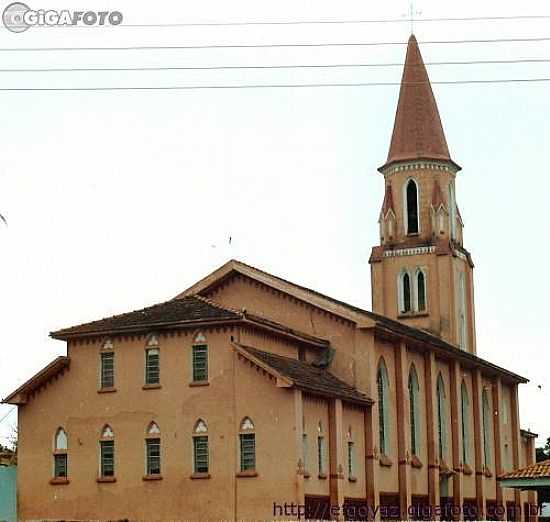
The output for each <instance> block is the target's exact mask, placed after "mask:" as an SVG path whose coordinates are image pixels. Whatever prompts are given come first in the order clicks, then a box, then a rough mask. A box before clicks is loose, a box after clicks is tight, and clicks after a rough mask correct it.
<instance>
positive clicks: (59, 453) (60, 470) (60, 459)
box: [53, 428, 68, 480]
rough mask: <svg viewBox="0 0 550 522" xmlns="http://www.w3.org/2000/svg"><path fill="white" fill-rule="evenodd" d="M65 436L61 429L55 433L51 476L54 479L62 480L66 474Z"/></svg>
mask: <svg viewBox="0 0 550 522" xmlns="http://www.w3.org/2000/svg"><path fill="white" fill-rule="evenodd" d="M67 468H68V457H67V434H66V433H65V430H64V429H63V428H58V429H57V431H56V432H55V439H54V453H53V476H54V478H55V479H61V480H64V479H66V478H67V473H68V469H67Z"/></svg>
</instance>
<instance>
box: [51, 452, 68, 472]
mask: <svg viewBox="0 0 550 522" xmlns="http://www.w3.org/2000/svg"><path fill="white" fill-rule="evenodd" d="M54 477H55V478H66V477H67V454H66V453H62V454H59V455H54Z"/></svg>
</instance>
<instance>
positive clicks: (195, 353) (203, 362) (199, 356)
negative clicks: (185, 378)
mask: <svg viewBox="0 0 550 522" xmlns="http://www.w3.org/2000/svg"><path fill="white" fill-rule="evenodd" d="M192 368H193V375H192V378H193V382H206V381H208V345H207V344H206V337H205V336H204V334H202V333H198V334H197V335H196V336H195V339H194V341H193V348H192Z"/></svg>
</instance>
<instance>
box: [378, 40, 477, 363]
mask: <svg viewBox="0 0 550 522" xmlns="http://www.w3.org/2000/svg"><path fill="white" fill-rule="evenodd" d="M378 170H379V171H380V172H381V173H382V174H383V176H384V184H385V193H384V200H383V203H382V209H381V211H380V218H379V225H380V245H379V246H375V247H374V248H373V249H372V254H371V257H370V261H369V262H370V265H371V285H372V309H373V311H374V312H376V313H379V314H382V315H385V316H387V317H390V318H393V319H397V320H399V321H402V322H404V323H406V324H409V325H411V326H414V327H417V328H422V329H424V330H427V331H429V332H430V333H432V334H435V335H438V336H439V337H441V338H442V339H444V340H445V341H447V342H449V343H451V344H454V345H456V346H457V347H459V348H461V349H463V350H466V351H468V352H472V353H475V351H476V346H475V319H474V291H473V266H474V265H473V262H472V258H471V256H470V254H469V252H468V251H467V250H466V249H465V248H464V247H463V244H462V227H463V223H462V218H461V217H460V212H459V211H458V207H457V204H456V196H455V179H456V175H457V173H458V172H459V171H460V167H459V166H458V165H457V164H456V163H455V162H454V161H453V160H452V159H451V156H450V153H449V148H448V146H447V140H446V139H445V134H444V132H443V126H442V124H441V119H440V117H439V111H438V109H437V104H436V101H435V98H434V95H433V92H432V88H431V85H430V80H429V78H428V73H427V71H426V67H425V65H424V62H423V60H422V56H421V54H420V50H419V48H418V42H417V41H416V38H415V37H414V35H411V37H410V38H409V42H408V46H407V55H406V59H405V66H404V70H403V76H402V79H401V87H400V91H399V101H398V104H397V112H396V115H395V123H394V127H393V134H392V138H391V143H390V150H389V153H388V158H387V160H386V163H385V164H384V165H383V166H382V167H380V168H379V169H378Z"/></svg>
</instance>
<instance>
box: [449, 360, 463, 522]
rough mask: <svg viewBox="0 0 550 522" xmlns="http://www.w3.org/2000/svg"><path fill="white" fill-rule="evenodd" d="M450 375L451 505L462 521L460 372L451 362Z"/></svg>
mask: <svg viewBox="0 0 550 522" xmlns="http://www.w3.org/2000/svg"><path fill="white" fill-rule="evenodd" d="M450 375H451V393H450V395H451V397H450V399H451V421H452V424H451V436H452V452H453V464H452V466H453V470H454V472H455V474H454V475H453V504H454V505H455V506H458V507H460V510H458V509H456V510H455V513H456V515H455V520H462V519H463V515H462V506H463V504H464V487H463V474H462V471H463V465H464V462H462V451H461V450H462V445H463V444H464V441H463V440H462V408H461V405H462V400H461V399H462V397H461V396H462V393H461V391H462V390H461V385H462V372H461V369H460V363H459V362H458V361H453V362H452V363H451V365H450Z"/></svg>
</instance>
